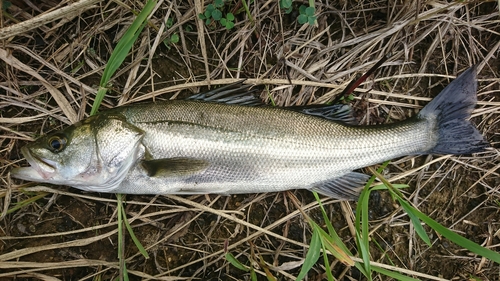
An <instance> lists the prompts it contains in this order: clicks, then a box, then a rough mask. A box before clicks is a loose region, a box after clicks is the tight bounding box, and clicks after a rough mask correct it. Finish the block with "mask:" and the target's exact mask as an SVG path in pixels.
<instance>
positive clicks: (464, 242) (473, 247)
mask: <svg viewBox="0 0 500 281" xmlns="http://www.w3.org/2000/svg"><path fill="white" fill-rule="evenodd" d="M372 172H373V173H374V174H375V175H376V176H377V177H378V178H379V179H380V180H381V181H382V182H383V183H384V184H385V185H386V186H387V187H388V188H389V190H390V191H391V192H392V193H393V196H395V197H396V198H397V199H398V201H399V200H401V201H402V202H403V201H404V200H403V199H402V196H401V193H400V191H399V190H397V189H396V188H393V187H392V185H391V184H390V183H389V182H388V181H387V180H386V179H385V178H384V177H383V176H382V175H380V173H377V172H376V171H373V170H372ZM404 202H405V203H406V204H407V205H406V207H407V208H408V210H410V212H408V211H407V214H408V215H409V216H410V218H411V215H410V213H411V214H412V215H415V216H416V217H418V218H419V219H420V220H422V221H423V222H424V223H426V224H427V225H428V226H430V227H431V228H432V229H434V230H435V231H436V232H438V233H439V234H441V235H442V236H444V237H446V238H448V239H449V240H450V241H452V242H454V243H455V244H457V245H459V246H460V247H463V248H465V249H467V250H469V251H471V252H473V253H475V254H478V255H480V256H483V257H485V258H487V259H489V260H492V261H494V262H496V263H498V264H500V254H499V253H497V252H495V251H492V250H490V249H487V248H484V247H482V246H481V245H479V244H477V243H474V242H472V241H470V240H469V239H467V238H465V237H462V236H460V235H458V234H456V233H455V232H453V231H451V230H449V229H448V228H446V227H444V226H442V225H441V224H439V223H438V222H436V221H435V220H433V219H431V218H430V217H428V216H427V215H425V214H424V213H422V212H420V211H419V210H417V209H416V208H414V207H413V206H411V205H410V204H409V203H408V202H406V201H404ZM401 206H403V205H401ZM419 225H420V223H419ZM426 235H427V234H426Z"/></svg>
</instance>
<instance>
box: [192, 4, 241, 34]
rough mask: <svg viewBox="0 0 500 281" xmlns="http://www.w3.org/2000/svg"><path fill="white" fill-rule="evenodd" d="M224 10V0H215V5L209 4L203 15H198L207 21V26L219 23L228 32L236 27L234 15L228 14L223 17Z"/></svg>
mask: <svg viewBox="0 0 500 281" xmlns="http://www.w3.org/2000/svg"><path fill="white" fill-rule="evenodd" d="M223 9H224V0H215V4H209V5H208V6H207V8H206V10H205V12H204V13H203V14H201V13H200V14H198V18H200V19H202V20H205V24H206V25H210V24H211V23H212V21H215V22H219V23H220V24H221V25H222V26H224V27H225V28H226V29H227V30H230V29H232V28H233V27H234V15H233V14H232V13H227V14H226V15H225V17H223V13H222V10H223Z"/></svg>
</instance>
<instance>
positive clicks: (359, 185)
mask: <svg viewBox="0 0 500 281" xmlns="http://www.w3.org/2000/svg"><path fill="white" fill-rule="evenodd" d="M369 178H370V176H368V175H365V174H362V173H357V172H350V173H348V174H345V175H343V176H341V177H338V178H334V179H331V180H328V181H325V182H322V183H319V184H317V185H316V186H314V187H312V188H311V191H316V192H318V193H320V194H323V195H326V196H330V197H333V198H338V199H345V200H356V199H358V197H359V193H360V192H361V190H363V186H364V185H365V184H366V182H367V181H368V179H369Z"/></svg>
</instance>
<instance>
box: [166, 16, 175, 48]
mask: <svg viewBox="0 0 500 281" xmlns="http://www.w3.org/2000/svg"><path fill="white" fill-rule="evenodd" d="M172 26H174V19H173V18H168V19H167V22H166V23H165V27H167V29H168V28H171V27H172ZM177 43H179V34H177V33H174V34H172V35H170V37H167V38H165V40H163V45H165V47H167V48H168V49H169V50H170V45H172V44H177Z"/></svg>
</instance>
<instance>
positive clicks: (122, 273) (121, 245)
mask: <svg viewBox="0 0 500 281" xmlns="http://www.w3.org/2000/svg"><path fill="white" fill-rule="evenodd" d="M122 196H123V195H121V194H117V195H116V197H117V198H116V199H117V202H116V203H117V205H116V208H117V216H118V260H119V265H120V277H121V278H120V279H123V280H128V274H127V266H126V264H125V257H124V256H125V253H124V250H125V240H124V236H123V220H122V218H123V216H125V214H124V213H125V210H124V209H123V201H122Z"/></svg>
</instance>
